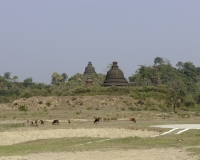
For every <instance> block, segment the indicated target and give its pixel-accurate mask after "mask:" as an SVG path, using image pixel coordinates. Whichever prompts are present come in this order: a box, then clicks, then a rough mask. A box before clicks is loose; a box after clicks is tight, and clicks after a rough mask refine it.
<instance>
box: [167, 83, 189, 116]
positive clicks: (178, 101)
mask: <svg viewBox="0 0 200 160" xmlns="http://www.w3.org/2000/svg"><path fill="white" fill-rule="evenodd" d="M185 97H186V91H185V90H184V89H183V88H180V87H178V88H177V89H175V90H172V91H171V93H169V94H168V97H167V99H166V103H167V104H168V106H172V109H173V111H174V113H177V108H179V107H180V106H181V105H182V104H184V102H185Z"/></svg>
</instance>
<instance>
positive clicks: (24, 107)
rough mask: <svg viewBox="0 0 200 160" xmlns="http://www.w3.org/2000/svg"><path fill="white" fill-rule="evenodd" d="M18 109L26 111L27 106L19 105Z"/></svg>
mask: <svg viewBox="0 0 200 160" xmlns="http://www.w3.org/2000/svg"><path fill="white" fill-rule="evenodd" d="M18 109H19V111H27V107H26V106H19V108H18Z"/></svg>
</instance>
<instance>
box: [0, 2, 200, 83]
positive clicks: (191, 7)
mask: <svg viewBox="0 0 200 160" xmlns="http://www.w3.org/2000/svg"><path fill="white" fill-rule="evenodd" d="M0 55H1V63H0V75H1V76H3V75H4V73H5V72H11V76H12V77H13V76H14V75H17V76H18V77H19V81H23V80H24V79H26V78H28V77H32V78H33V81H34V82H43V83H47V84H49V83H50V81H51V75H52V73H53V72H58V73H67V74H68V75H69V77H71V76H73V75H74V74H76V73H83V72H84V70H85V67H86V66H87V64H88V62H89V61H91V62H92V64H93V66H94V67H95V70H96V72H97V73H105V72H103V71H104V68H106V66H107V65H108V64H110V63H112V62H113V61H118V65H119V68H120V69H121V70H122V71H123V72H124V75H125V77H126V78H128V77H129V76H131V75H132V74H134V73H135V71H136V70H137V69H138V65H147V66H149V65H153V61H154V58H155V57H162V58H164V59H165V58H167V59H168V60H170V62H171V64H172V65H173V66H175V64H176V63H177V62H178V61H182V62H186V61H191V62H193V63H194V64H195V65H196V66H200V1H199V0H29V1H27V0H0Z"/></svg>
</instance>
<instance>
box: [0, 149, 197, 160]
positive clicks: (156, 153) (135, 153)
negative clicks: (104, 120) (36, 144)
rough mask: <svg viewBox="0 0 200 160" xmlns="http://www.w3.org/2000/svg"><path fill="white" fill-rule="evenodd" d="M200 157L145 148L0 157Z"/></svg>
mask: <svg viewBox="0 0 200 160" xmlns="http://www.w3.org/2000/svg"><path fill="white" fill-rule="evenodd" d="M198 158H199V157H197V156H192V155H189V153H187V152H185V151H184V150H180V149H174V148H168V149H155V148H153V149H145V150H125V151H124V150H111V151H106V152H100V151H88V152H86V151H84V152H75V153H72V152H69V153H67V152H64V153H63V152H61V153H39V154H30V155H26V156H9V157H0V160H38V159H42V160H79V159H81V160H94V159H95V160H105V159H107V160H133V159H134V160H147V159H148V160H197V159H198Z"/></svg>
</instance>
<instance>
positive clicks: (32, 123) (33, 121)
mask: <svg viewBox="0 0 200 160" xmlns="http://www.w3.org/2000/svg"><path fill="white" fill-rule="evenodd" d="M100 120H102V121H104V122H108V121H110V118H95V120H94V124H97V123H99V121H100ZM67 121H68V123H69V124H70V123H71V120H70V119H68V120H67ZM129 121H131V122H135V123H136V119H135V118H129ZM27 122H28V123H29V124H30V125H31V126H34V125H38V124H39V123H40V124H41V125H44V122H45V121H44V120H41V119H40V120H38V119H37V120H27ZM58 124H59V120H58V119H55V120H53V121H52V125H58Z"/></svg>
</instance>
